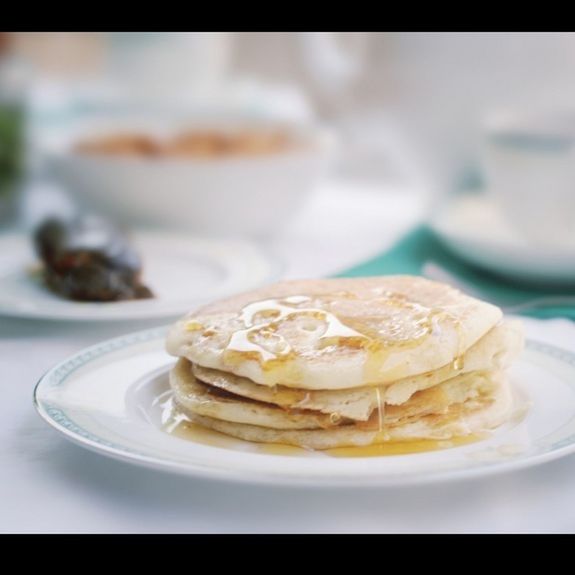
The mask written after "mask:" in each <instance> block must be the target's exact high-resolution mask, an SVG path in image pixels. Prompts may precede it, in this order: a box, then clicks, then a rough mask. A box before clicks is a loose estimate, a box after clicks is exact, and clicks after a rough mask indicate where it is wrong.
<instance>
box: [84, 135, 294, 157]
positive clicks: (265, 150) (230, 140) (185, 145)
mask: <svg viewBox="0 0 575 575" xmlns="http://www.w3.org/2000/svg"><path fill="white" fill-rule="evenodd" d="M289 146H290V138H289V137H288V135H287V134H286V133H284V132H282V131H277V130H273V131H272V130H256V129H251V130H241V131H236V132H225V131H218V130H213V129H212V130H207V129H201V130H200V129H198V130H193V131H192V130H190V131H187V132H183V133H180V134H178V135H176V136H175V137H173V138H171V139H168V140H164V141H161V140H160V139H158V138H154V137H152V136H148V135H146V134H137V133H132V134H129V133H125V134H113V135H107V136H100V137H97V138H92V139H87V140H83V141H80V142H78V143H77V144H76V145H75V146H74V150H75V151H76V152H80V153H84V154H104V155H112V156H114V155H118V156H126V155H127V156H139V157H167V158H169V157H179V158H182V157H203V158H208V157H217V156H240V155H244V156H248V155H258V154H270V153H274V152H279V151H282V150H284V149H286V148H288V147H289Z"/></svg>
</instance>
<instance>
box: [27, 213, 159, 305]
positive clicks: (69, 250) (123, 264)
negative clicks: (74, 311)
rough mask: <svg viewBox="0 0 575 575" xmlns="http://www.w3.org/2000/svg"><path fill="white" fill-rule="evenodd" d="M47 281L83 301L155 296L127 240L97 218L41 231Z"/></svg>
mask: <svg viewBox="0 0 575 575" xmlns="http://www.w3.org/2000/svg"><path fill="white" fill-rule="evenodd" d="M34 245H35V248H36V253H37V254H38V256H39V257H40V258H41V260H42V263H43V268H42V277H43V280H44V283H45V285H46V286H47V287H48V288H49V289H50V290H52V291H53V292H54V293H56V294H58V295H61V296H63V297H65V298H67V299H72V300H77V301H93V302H104V301H119V300H131V299H143V298H151V297H153V294H152V292H151V291H150V289H149V288H147V287H146V286H145V285H144V284H142V282H141V280H140V276H141V272H142V263H141V260H140V257H139V255H138V253H137V252H136V251H135V250H134V248H133V247H132V246H131V245H130V244H129V242H128V239H127V237H126V236H125V235H124V234H123V233H122V232H121V231H120V230H118V229H117V228H115V227H114V226H113V225H112V224H111V223H110V222H108V221H105V220H102V219H100V218H96V217H93V216H84V217H76V218H74V219H71V220H59V219H49V220H46V221H45V222H43V223H42V224H41V225H40V226H39V227H38V228H37V230H36V231H35V234H34Z"/></svg>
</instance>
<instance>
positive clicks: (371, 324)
mask: <svg viewBox="0 0 575 575" xmlns="http://www.w3.org/2000/svg"><path fill="white" fill-rule="evenodd" d="M166 345H167V350H168V352H169V353H171V354H172V355H174V356H176V357H177V358H178V361H177V363H176V364H175V366H174V368H173V369H172V371H171V373H170V385H171V388H172V392H173V405H174V409H173V413H172V414H168V417H167V420H166V427H165V429H166V430H168V429H169V430H170V432H173V431H174V430H175V429H176V428H177V427H178V426H179V427H181V426H186V425H190V426H198V425H199V426H202V427H204V428H209V429H211V430H215V431H217V432H220V433H223V434H226V435H230V436H234V437H237V438H240V439H243V440H248V441H253V442H258V443H268V444H284V445H292V446H298V447H304V448H307V449H318V450H329V451H330V452H331V453H332V454H334V455H343V456H353V455H374V454H378V451H377V447H378V446H382V445H386V446H389V445H399V444H401V445H407V444H409V445H411V446H413V445H416V446H417V448H416V449H395V450H393V451H391V452H392V453H409V452H417V451H422V450H428V449H429V450H430V449H437V448H442V447H450V446H455V445H461V444H462V443H466V442H469V441H476V440H480V439H483V438H484V437H486V436H487V435H488V434H489V433H490V432H491V431H492V430H493V429H495V428H496V427H498V426H500V425H501V424H502V423H504V422H505V421H507V420H508V419H509V418H510V417H511V415H512V413H513V396H512V393H511V387H510V384H509V382H508V380H507V376H506V369H507V367H509V365H510V364H511V362H512V360H513V359H514V358H515V357H516V356H517V355H518V354H519V352H520V351H521V349H522V347H523V331H522V326H521V324H520V323H519V322H517V321H508V320H505V321H503V319H502V312H501V310H500V309H499V308H498V307H496V306H493V305H491V304H489V303H486V302H483V301H480V300H477V299H475V298H472V297H470V296H467V295H465V294H463V293H461V292H460V291H458V290H456V289H454V288H452V287H450V286H448V285H445V284H441V283H437V282H433V281H430V280H427V279H424V278H421V277H414V276H387V277H372V278H353V279H352V278H345V279H321V280H301V281H300V280H298V281H287V282H280V283H277V284H273V285H271V286H268V287H266V288H262V289H259V290H255V291H252V292H248V293H244V294H240V295H237V296H235V297H232V298H228V299H225V300H222V301H217V302H214V303H213V304H211V305H208V306H205V307H203V308H201V309H200V310H198V311H195V312H193V313H191V314H189V315H188V316H186V317H184V318H182V319H181V320H179V321H178V322H177V323H176V324H175V325H174V326H173V327H172V328H171V330H170V332H169V334H168V338H167V344H166ZM174 422H176V423H177V425H174ZM180 431H181V429H180ZM178 435H181V436H184V435H185V434H182V433H178ZM388 452H389V450H388Z"/></svg>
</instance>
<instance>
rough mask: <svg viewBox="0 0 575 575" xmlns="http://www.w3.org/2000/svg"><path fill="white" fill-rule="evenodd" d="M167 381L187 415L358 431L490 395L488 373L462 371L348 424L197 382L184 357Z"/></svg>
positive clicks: (281, 426) (491, 386)
mask: <svg viewBox="0 0 575 575" xmlns="http://www.w3.org/2000/svg"><path fill="white" fill-rule="evenodd" d="M170 385H171V387H172V390H173V391H174V399H175V401H176V404H177V405H178V406H179V407H180V408H182V409H183V410H184V412H185V413H187V414H190V413H191V414H198V415H203V416H208V417H212V418H214V419H220V420H223V421H229V422H234V423H246V424H250V425H257V426H260V427H268V428H273V429H327V428H334V427H336V426H346V425H350V424H355V425H356V426H357V427H358V428H359V429H379V427H380V426H381V425H382V424H383V425H384V426H385V427H387V426H388V425H396V424H398V423H400V422H401V423H405V422H407V421H408V420H413V419H417V418H420V417H423V416H427V415H431V414H443V413H446V411H447V410H449V409H450V408H452V406H453V405H454V404H463V403H465V402H467V401H470V400H472V399H476V400H477V399H480V398H485V397H489V395H490V394H491V392H492V391H493V389H494V383H493V381H492V374H491V372H472V373H466V374H461V375H458V376H456V377H454V378H452V379H450V380H447V381H445V382H443V383H441V384H439V385H436V386H433V387H431V388H429V389H425V390H422V391H418V392H416V393H414V394H413V395H412V396H411V398H410V399H409V400H408V401H407V402H405V403H403V404H402V405H385V404H383V403H382V404H381V405H378V408H377V409H376V410H375V411H374V412H372V413H371V416H370V417H369V418H368V420H367V421H364V422H353V421H352V420H349V419H346V418H342V417H341V416H340V415H339V414H335V413H334V414H333V415H332V416H331V417H330V416H327V415H325V414H322V413H319V412H315V411H312V410H302V409H284V408H281V407H278V406H277V405H273V404H271V403H264V402H259V401H254V400H251V399H246V398H243V397H241V396H237V395H233V394H231V393H228V392H225V391H222V390H220V389H218V388H214V387H212V386H210V385H207V384H205V383H202V382H201V381H199V380H197V379H196V378H195V377H194V376H193V375H192V374H191V372H190V370H189V365H188V364H187V360H185V359H180V360H179V361H178V363H177V365H176V366H175V368H174V369H173V370H172V371H171V373H170ZM374 392H375V389H373V388H372V389H371V393H372V395H375V396H376V401H377V399H378V398H377V394H376V393H374ZM380 409H381V411H380ZM333 416H336V417H333Z"/></svg>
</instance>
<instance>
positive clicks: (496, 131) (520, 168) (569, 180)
mask: <svg viewBox="0 0 575 575" xmlns="http://www.w3.org/2000/svg"><path fill="white" fill-rule="evenodd" d="M484 160H485V172H486V177H487V184H488V190H489V193H490V194H492V196H493V197H494V199H495V200H496V201H497V202H498V203H499V205H500V207H501V209H502V212H503V214H504V215H505V217H506V219H507V220H508V222H509V224H510V225H511V226H512V227H513V228H514V229H515V231H516V232H518V233H519V234H521V235H522V236H523V237H524V238H525V239H527V240H528V241H529V242H530V243H533V244H536V245H545V246H550V247H551V246H553V247H575V110H574V111H573V112H558V111H557V112H539V113H531V114H518V113H515V114H509V113H507V114H500V115H499V116H497V117H495V118H492V119H491V120H490V121H489V122H488V124H487V130H486V142H485V157H484Z"/></svg>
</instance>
